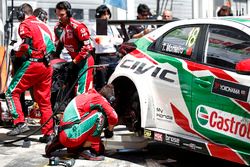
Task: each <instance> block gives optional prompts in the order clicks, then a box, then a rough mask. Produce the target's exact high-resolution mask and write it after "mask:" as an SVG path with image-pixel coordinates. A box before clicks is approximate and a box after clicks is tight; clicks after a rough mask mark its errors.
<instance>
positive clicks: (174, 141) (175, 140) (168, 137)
mask: <svg viewBox="0 0 250 167" xmlns="http://www.w3.org/2000/svg"><path fill="white" fill-rule="evenodd" d="M165 141H166V142H167V143H169V144H173V145H175V146H180V138H178V137H175V136H171V135H167V134H166V136H165Z"/></svg>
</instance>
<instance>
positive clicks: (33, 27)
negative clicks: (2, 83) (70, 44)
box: [6, 16, 55, 135]
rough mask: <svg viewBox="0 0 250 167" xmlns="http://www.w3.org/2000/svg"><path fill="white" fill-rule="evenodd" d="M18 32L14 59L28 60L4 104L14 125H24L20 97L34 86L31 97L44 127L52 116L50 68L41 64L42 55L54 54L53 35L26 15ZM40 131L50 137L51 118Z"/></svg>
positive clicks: (19, 71)
mask: <svg viewBox="0 0 250 167" xmlns="http://www.w3.org/2000/svg"><path fill="white" fill-rule="evenodd" d="M18 32H19V35H20V37H21V38H22V40H23V43H22V44H21V45H20V48H19V50H18V51H17V52H16V56H17V57H21V56H25V57H26V59H27V61H25V62H24V63H23V64H22V66H21V67H20V68H19V70H18V71H17V72H16V74H15V76H14V77H13V79H12V81H11V83H10V85H9V87H8V90H7V91H6V101H7V104H8V107H9V110H10V113H11V115H12V117H13V119H14V125H16V124H18V123H24V122H25V119H24V114H23V112H22V107H21V104H20V94H21V93H22V92H24V91H25V90H27V89H28V88H30V87H33V90H34V98H35V101H36V102H37V103H38V105H39V107H40V111H41V115H42V116H41V124H43V123H44V122H45V121H47V120H48V118H50V117H51V115H52V109H51V103H50V91H51V83H52V68H51V67H50V66H46V65H45V64H44V63H43V58H44V55H45V54H49V53H51V52H54V51H55V47H54V45H53V41H52V34H51V32H50V30H49V28H48V27H47V25H46V24H44V23H43V22H42V21H39V20H38V19H37V18H36V17H35V16H29V17H28V18H27V19H25V20H24V21H23V22H21V24H20V26H19V30H18ZM27 41H28V42H27ZM41 131H42V134H44V135H50V134H51V133H52V132H53V120H52V119H51V120H50V121H49V122H48V123H47V124H46V125H45V126H44V127H43V128H42V130H41Z"/></svg>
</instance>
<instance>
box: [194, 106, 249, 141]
mask: <svg viewBox="0 0 250 167" xmlns="http://www.w3.org/2000/svg"><path fill="white" fill-rule="evenodd" d="M196 118H197V121H198V123H199V125H200V126H201V127H203V128H205V129H208V130H210V131H214V132H217V133H221V134H224V135H226V136H228V137H233V138H235V139H238V140H241V141H243V142H247V143H249V141H250V120H249V119H247V118H243V117H241V116H238V115H234V114H231V113H227V112H223V111H220V110H217V109H214V108H211V107H208V106H203V105H200V106H198V107H197V109H196Z"/></svg>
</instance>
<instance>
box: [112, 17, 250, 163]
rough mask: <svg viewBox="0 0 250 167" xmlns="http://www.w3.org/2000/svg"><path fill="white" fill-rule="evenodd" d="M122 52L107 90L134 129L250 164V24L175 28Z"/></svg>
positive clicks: (205, 22)
mask: <svg viewBox="0 0 250 167" xmlns="http://www.w3.org/2000/svg"><path fill="white" fill-rule="evenodd" d="M121 50H122V52H126V53H127V54H126V55H125V56H124V57H123V58H122V60H121V61H120V63H119V64H118V65H117V67H116V70H115V72H114V73H113V74H112V76H111V77H110V79H109V83H113V84H114V86H115V92H116V99H117V104H116V108H115V109H116V111H117V113H118V115H119V118H120V120H121V122H122V123H123V124H125V125H126V126H127V127H128V129H129V130H131V131H135V132H139V133H140V134H141V135H144V137H146V138H149V139H153V140H156V141H160V142H166V143H168V144H171V145H174V146H177V147H180V148H185V149H189V150H193V151H196V152H200V153H204V154H208V155H211V156H214V157H219V158H223V159H226V160H229V161H234V162H237V163H240V164H245V165H249V164H250V95H249V94H250V93H249V88H250V18H227V17H225V18H214V19H194V20H180V21H175V22H171V23H167V24H165V25H164V26H162V27H160V28H158V29H157V30H155V31H153V32H151V33H149V34H148V35H146V36H144V37H142V38H140V39H138V40H137V41H135V43H134V44H133V45H126V44H124V45H123V46H122V47H121Z"/></svg>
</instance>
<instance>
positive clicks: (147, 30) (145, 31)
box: [143, 28, 152, 35]
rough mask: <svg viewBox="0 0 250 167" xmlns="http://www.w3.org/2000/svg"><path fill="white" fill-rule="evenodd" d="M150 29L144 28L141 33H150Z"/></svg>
mask: <svg viewBox="0 0 250 167" xmlns="http://www.w3.org/2000/svg"><path fill="white" fill-rule="evenodd" d="M151 31H152V30H151V29H150V28H146V29H145V30H144V31H143V34H144V35H146V34H148V33H150V32H151Z"/></svg>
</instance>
